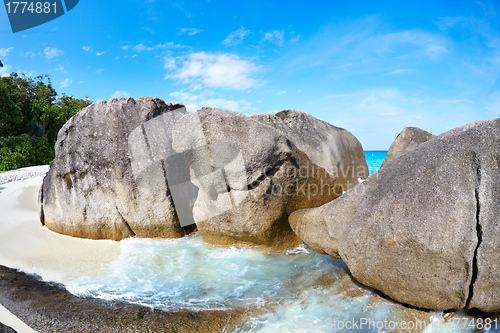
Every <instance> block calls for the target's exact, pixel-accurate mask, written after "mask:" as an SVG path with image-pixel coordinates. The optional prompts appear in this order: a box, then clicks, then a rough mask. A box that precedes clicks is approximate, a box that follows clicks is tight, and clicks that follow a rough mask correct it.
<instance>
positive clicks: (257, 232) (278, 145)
mask: <svg viewBox="0 0 500 333" xmlns="http://www.w3.org/2000/svg"><path fill="white" fill-rule="evenodd" d="M285 113H286V112H285ZM293 114H294V116H295V118H294V119H290V120H289V121H288V122H287V123H285V122H283V121H282V119H281V118H279V115H280V113H279V114H278V115H277V116H272V115H266V116H262V117H265V118H267V119H269V118H270V119H274V120H276V121H280V123H279V126H274V125H272V124H269V123H267V122H265V121H261V120H260V119H259V118H260V116H259V117H246V116H244V115H241V114H238V113H234V112H230V111H224V110H219V109H212V108H202V109H201V110H199V111H198V112H196V113H194V114H191V115H188V116H186V117H184V118H182V119H181V120H180V121H179V123H178V126H177V127H176V129H175V130H174V132H173V148H174V150H176V152H177V153H179V154H181V155H182V156H183V157H185V159H186V160H187V161H188V164H189V165H190V170H191V172H190V175H191V182H192V183H193V184H194V185H195V186H196V187H197V188H198V189H199V192H198V194H197V197H196V200H195V203H194V207H193V217H194V221H195V222H196V225H197V229H198V231H199V233H200V235H201V236H202V238H203V240H204V241H205V242H208V243H211V244H220V245H231V244H251V245H258V246H260V247H263V248H268V249H278V250H280V249H286V248H291V247H294V246H296V245H298V244H300V243H302V241H301V240H300V239H299V238H298V237H297V236H296V235H295V233H294V232H293V231H292V229H291V228H290V225H289V223H288V216H289V215H290V214H291V213H292V212H293V211H295V210H297V209H302V208H308V207H318V206H320V205H322V204H324V203H326V202H329V201H331V200H333V199H335V198H337V197H339V196H340V195H341V194H342V192H343V191H345V190H347V189H348V188H349V187H353V186H354V185H356V184H357V183H358V178H366V173H367V170H368V169H367V166H366V160H365V158H364V152H363V149H362V147H361V144H360V143H359V141H358V140H357V139H356V138H355V137H354V136H353V135H352V134H351V133H349V132H348V131H346V130H344V129H340V128H337V127H335V126H332V125H330V124H327V123H324V122H322V121H320V120H318V119H315V118H313V117H312V116H310V115H306V114H304V113H302V112H298V111H293ZM276 118H277V119H276ZM301 125H302V126H307V128H308V129H307V131H310V132H308V133H306V130H304V129H303V130H302V131H303V132H304V133H303V134H304V138H300V137H301V136H300V133H301V132H300V131H301V130H300V129H299V128H300V127H301ZM323 136H325V141H324V142H323V145H322V146H316V145H315V142H319V141H322V138H323ZM308 138H312V139H311V140H310V141H308ZM332 138H335V139H332ZM300 140H302V141H300ZM314 149H317V150H318V151H316V152H315V151H314ZM332 151H340V152H343V153H344V154H343V155H342V154H337V155H334V154H333V153H331V152H332ZM325 154H328V157H329V158H327V157H325V156H323V155H325ZM338 165H342V167H343V169H342V171H344V172H345V174H342V173H341V172H340V170H337V172H335V168H336V167H337V166H338ZM344 166H345V167H344ZM327 170H328V171H327Z"/></svg>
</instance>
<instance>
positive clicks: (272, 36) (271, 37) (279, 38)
mask: <svg viewBox="0 0 500 333" xmlns="http://www.w3.org/2000/svg"><path fill="white" fill-rule="evenodd" d="M264 40H266V41H268V42H270V43H274V44H276V45H278V46H281V45H283V42H284V41H285V31H284V30H281V31H279V30H274V31H271V32H266V33H265V34H264Z"/></svg>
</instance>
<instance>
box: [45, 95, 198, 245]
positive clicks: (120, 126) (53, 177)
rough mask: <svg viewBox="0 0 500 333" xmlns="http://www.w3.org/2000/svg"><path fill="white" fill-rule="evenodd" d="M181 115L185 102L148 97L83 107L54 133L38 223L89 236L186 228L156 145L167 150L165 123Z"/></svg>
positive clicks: (173, 233) (174, 232) (172, 232)
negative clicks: (181, 219)
mask: <svg viewBox="0 0 500 333" xmlns="http://www.w3.org/2000/svg"><path fill="white" fill-rule="evenodd" d="M186 113H187V111H186V109H185V108H184V106H183V105H179V104H175V105H172V104H170V103H168V104H165V102H163V101H162V100H160V99H156V98H155V99H153V98H150V97H148V98H139V99H137V100H134V99H132V98H128V99H123V98H122V99H120V100H117V99H110V100H109V101H100V102H97V103H95V104H92V105H90V106H88V107H86V108H85V109H83V110H81V111H80V112H79V113H78V114H76V115H75V116H74V117H72V118H71V119H70V120H69V121H68V122H67V123H66V124H65V125H64V126H63V127H62V128H61V130H60V131H59V134H58V137H57V142H56V146H55V150H56V157H55V159H54V160H53V161H52V162H51V164H50V171H49V172H48V174H47V175H46V177H45V178H44V181H43V185H42V188H41V191H40V196H39V201H40V207H41V209H40V217H41V221H42V223H43V224H45V225H46V226H47V227H48V228H49V229H51V230H53V231H56V232H59V233H63V234H66V235H70V236H75V237H84V238H93V239H114V240H119V239H122V238H124V237H130V236H134V235H135V236H139V237H181V236H183V235H185V234H186V233H187V232H189V231H190V230H189V228H182V227H181V226H180V223H179V221H178V218H177V215H176V212H175V209H174V205H173V201H172V198H171V194H170V192H169V188H168V186H167V180H166V177H165V174H164V172H165V171H164V170H165V166H164V162H162V156H157V155H158V149H154V145H155V144H156V143H157V142H163V143H164V150H168V148H169V147H168V142H169V140H170V133H169V126H171V125H172V124H173V122H175V120H176V119H178V118H180V117H182V116H183V115H184V114H186ZM157 123H159V124H161V125H162V126H158V124H157ZM155 124H156V125H155ZM152 147H153V148H152ZM191 229H192V228H191Z"/></svg>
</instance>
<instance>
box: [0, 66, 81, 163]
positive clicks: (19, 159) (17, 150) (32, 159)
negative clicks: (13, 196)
mask: <svg viewBox="0 0 500 333" xmlns="http://www.w3.org/2000/svg"><path fill="white" fill-rule="evenodd" d="M90 103H91V101H89V100H88V98H85V99H77V98H73V97H71V96H67V95H65V94H62V95H61V96H58V95H57V92H56V91H55V89H54V88H53V87H52V84H51V81H50V78H49V77H48V76H47V75H44V76H36V77H34V78H30V77H26V76H24V75H19V74H16V73H12V74H11V75H10V76H7V77H3V78H1V80H0V171H6V170H12V169H17V168H21V167H27V166H31V165H40V164H47V163H49V162H50V161H51V160H52V159H53V158H54V144H55V141H56V139H57V133H58V131H59V129H60V128H61V127H62V126H63V125H64V123H66V121H68V119H69V118H71V117H72V116H73V115H74V114H76V113H77V112H78V111H80V110H81V109H82V108H84V107H86V106H87V105H89V104H90Z"/></svg>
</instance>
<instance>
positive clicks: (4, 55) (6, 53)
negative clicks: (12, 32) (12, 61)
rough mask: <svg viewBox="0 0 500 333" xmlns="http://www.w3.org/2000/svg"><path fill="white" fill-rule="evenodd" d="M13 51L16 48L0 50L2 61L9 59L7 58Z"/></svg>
mask: <svg viewBox="0 0 500 333" xmlns="http://www.w3.org/2000/svg"><path fill="white" fill-rule="evenodd" d="M12 50H14V47H12V46H11V47H9V48H2V49H0V59H4V58H7V56H8V55H9V53H11V52H12Z"/></svg>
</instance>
